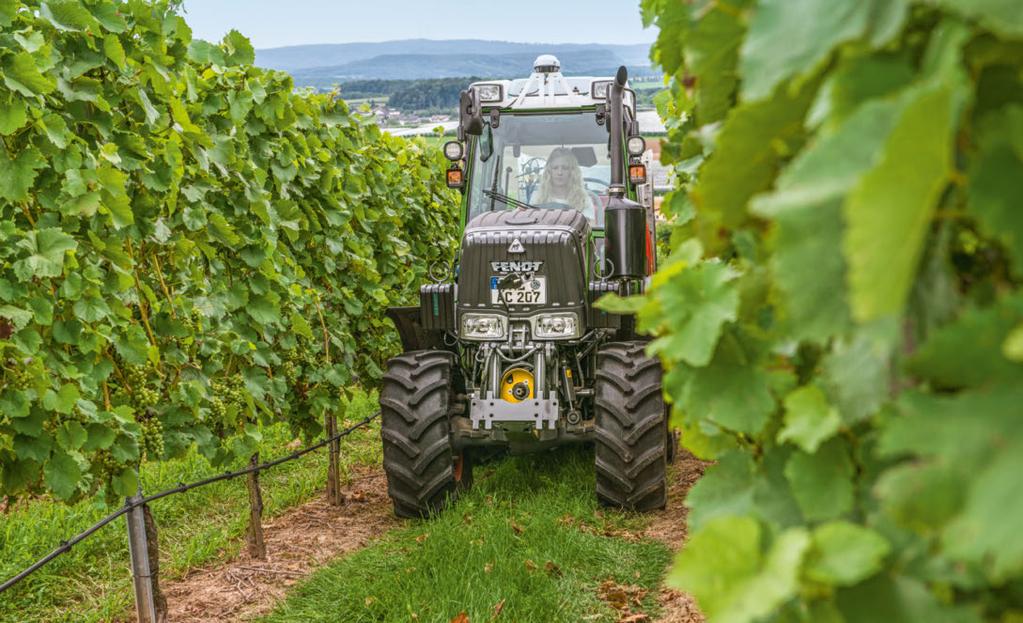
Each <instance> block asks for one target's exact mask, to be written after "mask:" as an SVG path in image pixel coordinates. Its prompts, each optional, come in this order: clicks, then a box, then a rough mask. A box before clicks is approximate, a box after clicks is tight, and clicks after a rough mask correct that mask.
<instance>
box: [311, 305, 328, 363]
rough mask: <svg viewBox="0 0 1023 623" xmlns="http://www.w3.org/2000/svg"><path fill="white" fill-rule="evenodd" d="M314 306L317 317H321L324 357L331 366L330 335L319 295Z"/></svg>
mask: <svg viewBox="0 0 1023 623" xmlns="http://www.w3.org/2000/svg"><path fill="white" fill-rule="evenodd" d="M313 304H314V305H316V315H317V316H319V317H320V328H321V329H323V355H324V357H326V359H327V365H328V366H329V365H330V334H329V333H328V332H327V322H326V321H325V320H324V319H323V310H321V309H320V297H319V296H318V295H317V297H316V298H315V299H313Z"/></svg>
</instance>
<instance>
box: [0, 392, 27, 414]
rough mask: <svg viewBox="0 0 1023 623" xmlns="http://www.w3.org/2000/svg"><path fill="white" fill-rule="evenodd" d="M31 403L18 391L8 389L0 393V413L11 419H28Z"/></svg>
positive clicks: (23, 393)
mask: <svg viewBox="0 0 1023 623" xmlns="http://www.w3.org/2000/svg"><path fill="white" fill-rule="evenodd" d="M31 407H32V401H31V400H29V399H28V397H27V396H25V392H24V391H22V390H20V389H14V388H13V387H8V388H7V389H5V390H4V391H3V392H0V412H2V413H3V414H4V415H7V416H10V417H12V418H23V417H28V414H29V410H30V409H31Z"/></svg>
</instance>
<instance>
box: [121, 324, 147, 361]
mask: <svg viewBox="0 0 1023 623" xmlns="http://www.w3.org/2000/svg"><path fill="white" fill-rule="evenodd" d="M114 348H116V349H117V354H118V355H120V356H121V357H122V358H123V359H124V360H125V361H126V362H127V363H129V364H131V365H134V366H141V365H143V364H145V363H146V361H147V360H148V355H149V338H148V337H147V336H146V332H145V330H143V329H142V327H140V326H138V325H131V326H130V327H128V329H127V330H126V331H125V332H124V333H123V334H119V335H117V336H116V337H115V338H114Z"/></svg>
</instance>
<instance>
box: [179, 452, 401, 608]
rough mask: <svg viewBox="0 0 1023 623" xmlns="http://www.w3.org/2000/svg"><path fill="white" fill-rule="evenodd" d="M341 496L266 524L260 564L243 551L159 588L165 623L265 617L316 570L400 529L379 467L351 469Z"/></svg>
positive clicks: (307, 506)
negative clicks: (335, 501) (339, 499)
mask: <svg viewBox="0 0 1023 623" xmlns="http://www.w3.org/2000/svg"><path fill="white" fill-rule="evenodd" d="M342 492H343V496H344V497H343V500H342V504H341V506H331V505H330V504H328V503H327V500H326V497H325V496H324V497H321V498H318V499H316V500H313V501H312V502H308V503H306V504H303V505H301V506H298V507H296V508H294V509H292V510H290V511H288V512H286V513H285V514H283V515H281V516H279V517H277V518H275V519H273V520H270V521H267V522H266V523H265V524H264V526H263V530H264V535H265V539H266V549H267V558H266V560H256V559H253V558H251V557H250V556H249V555H248V554H247V553H245V552H242V554H241V555H240V556H239V557H238V558H237V559H235V560H233V561H231V562H229V563H226V564H224V563H216V564H215V565H211V566H209V567H207V568H203V569H197V570H194V571H192V572H190V573H189V574H188V575H187V576H186V577H184V578H183V579H181V580H177V581H173V582H166V583H164V584H163V587H162V588H163V593H164V595H165V596H166V597H167V602H168V604H169V613H168V619H167V620H168V621H169V623H221V622H224V621H246V620H251V619H253V618H255V617H257V616H260V615H263V614H266V613H268V612H269V611H270V610H271V609H272V608H273V607H274V605H275V604H277V603H278V602H279V601H281V600H282V599H283V598H284V597H285V595H286V593H287V592H288V589H289V588H290V587H291V586H292V585H294V584H295V583H297V582H299V581H300V580H302V579H303V578H305V577H306V576H308V575H309V574H310V573H312V572H313V571H315V570H316V569H317V568H318V567H320V566H322V565H324V564H326V563H327V562H329V561H331V560H333V559H334V558H337V557H338V556H341V555H344V554H346V553H348V552H351V551H354V550H356V549H359V548H361V547H364V546H365V545H367V544H368V543H369V541H371V540H372V539H374V538H376V537H378V536H380V535H382V534H383V533H384V532H386V531H388V530H390V529H391V528H394V527H396V526H397V525H399V522H398V520H397V519H395V518H394V513H393V512H392V508H391V502H390V499H389V498H388V497H387V479H386V477H385V475H384V471H383V469H382V468H380V467H379V466H377V467H363V468H357V469H356V470H355V474H354V475H353V477H352V480H351V484H349V485H348V486H347V487H345V488H344V489H343V491H342Z"/></svg>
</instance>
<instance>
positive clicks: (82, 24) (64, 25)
mask: <svg viewBox="0 0 1023 623" xmlns="http://www.w3.org/2000/svg"><path fill="white" fill-rule="evenodd" d="M39 14H40V15H42V16H43V17H44V18H46V20H47V21H49V22H50V23H51V24H53V25H54V27H56V28H57V30H63V31H65V32H78V31H81V30H98V29H99V23H98V22H97V21H96V18H94V17H93V16H92V13H90V12H89V10H88V9H86V8H85V5H83V4H82V3H81V2H78V1H77V0H44V2H43V3H42V5H40V7H39Z"/></svg>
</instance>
